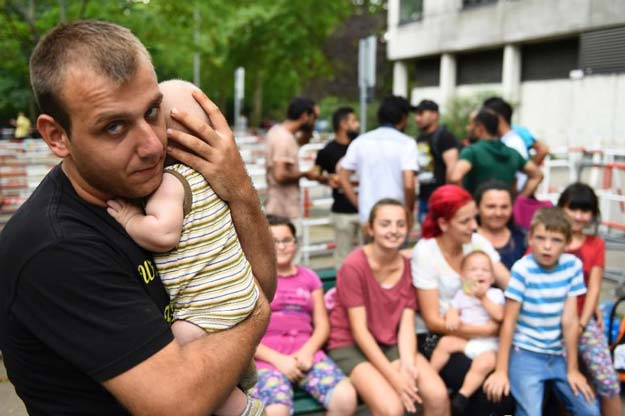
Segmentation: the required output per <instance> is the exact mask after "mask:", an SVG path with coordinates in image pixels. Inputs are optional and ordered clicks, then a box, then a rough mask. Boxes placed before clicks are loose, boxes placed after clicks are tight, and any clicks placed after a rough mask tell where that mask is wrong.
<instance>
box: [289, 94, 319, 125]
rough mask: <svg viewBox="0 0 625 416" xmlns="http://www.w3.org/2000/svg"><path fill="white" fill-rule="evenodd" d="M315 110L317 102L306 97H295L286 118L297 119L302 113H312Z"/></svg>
mask: <svg viewBox="0 0 625 416" xmlns="http://www.w3.org/2000/svg"><path fill="white" fill-rule="evenodd" d="M314 112H315V102H314V101H313V100H311V99H310V98H306V97H295V98H293V99H292V100H291V102H290V103H289V106H288V108H287V109H286V118H287V119H289V120H297V119H298V118H300V117H301V116H302V114H304V113H306V114H312V113H314Z"/></svg>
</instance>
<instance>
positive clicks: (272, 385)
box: [252, 215, 356, 416]
mask: <svg viewBox="0 0 625 416" xmlns="http://www.w3.org/2000/svg"><path fill="white" fill-rule="evenodd" d="M267 219H268V220H269V225H270V227H271V233H272V234H273V241H274V243H275V247H276V260H277V261H276V263H277V266H278V286H277V289H276V294H275V297H274V298H273V301H272V302H271V319H270V321H269V326H268V327H267V331H266V332H265V336H264V337H263V339H262V340H261V343H260V345H259V346H258V349H257V350H256V355H255V358H256V366H257V368H258V383H257V384H256V386H255V387H254V390H253V392H252V395H253V396H255V397H258V398H260V399H261V400H262V401H263V404H264V405H265V411H266V412H267V415H269V416H275V415H289V414H292V413H293V384H295V385H297V386H298V387H299V388H300V389H302V390H305V391H307V392H308V393H310V394H311V395H312V396H313V397H314V398H316V399H317V400H318V401H319V402H320V403H321V404H323V405H324V407H325V408H326V409H327V413H326V414H328V415H341V416H342V415H351V414H353V413H354V412H355V411H356V391H355V390H354V387H353V386H352V385H351V383H350V382H349V379H347V378H346V377H345V375H344V374H343V372H342V371H341V370H340V369H339V368H338V367H337V365H336V364H335V363H334V362H333V361H332V360H331V359H330V358H328V357H327V356H326V355H325V353H324V352H323V351H322V350H321V347H322V346H323V344H325V342H326V340H327V339H328V334H329V332H330V323H329V321H328V313H327V311H326V308H325V304H324V302H323V287H322V285H321V280H320V279H319V276H317V274H316V273H315V272H313V271H312V270H310V269H307V268H305V267H302V266H295V265H294V264H293V258H294V257H295V254H296V252H297V239H296V238H295V227H294V226H293V224H292V223H291V222H290V221H289V220H288V219H286V218H281V217H276V216H273V215H269V216H268V217H267Z"/></svg>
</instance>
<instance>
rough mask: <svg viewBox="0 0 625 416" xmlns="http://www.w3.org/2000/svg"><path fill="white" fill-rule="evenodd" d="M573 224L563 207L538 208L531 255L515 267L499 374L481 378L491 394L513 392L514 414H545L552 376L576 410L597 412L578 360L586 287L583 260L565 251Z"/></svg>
mask: <svg viewBox="0 0 625 416" xmlns="http://www.w3.org/2000/svg"><path fill="white" fill-rule="evenodd" d="M570 240H571V226H570V224H569V222H568V220H567V219H566V217H565V216H564V214H563V213H562V211H561V210H559V209H558V208H541V209H539V210H538V211H537V212H536V214H535V215H534V218H533V219H532V223H531V227H530V232H529V246H530V248H531V250H532V253H531V254H528V255H527V256H525V257H523V258H522V259H520V260H519V261H517V262H516V263H515V264H514V266H512V273H511V276H510V282H509V284H508V287H507V289H506V291H505V296H506V307H505V312H504V321H503V324H502V327H501V331H500V335H499V353H498V355H497V365H496V369H495V372H494V373H493V374H491V376H490V377H489V378H488V379H487V380H486V382H485V383H484V391H485V392H486V394H487V396H489V398H491V399H493V400H500V399H501V397H502V396H504V395H506V396H507V395H508V394H509V393H512V396H513V397H514V399H515V401H516V403H517V408H516V412H515V415H517V416H524V415H532V416H539V415H541V414H542V402H543V394H544V391H545V384H546V382H547V381H552V385H553V387H554V390H555V392H556V394H557V395H558V397H559V398H560V400H561V401H562V403H563V405H564V406H565V408H566V410H567V411H568V412H569V413H571V414H572V415H580V416H581V415H584V416H590V415H597V416H598V415H599V414H600V412H599V407H598V403H597V400H596V398H595V397H594V393H593V391H592V389H591V387H590V385H589V384H588V382H587V381H586V378H585V377H584V376H583V375H582V374H581V372H580V371H579V368H578V363H577V338H578V331H577V328H578V325H579V323H578V318H577V300H576V298H577V296H578V295H581V294H584V293H586V287H585V286H584V278H583V271H582V263H581V261H580V260H579V259H578V258H577V257H575V256H574V255H572V254H568V253H565V250H566V246H567V244H568V242H569V241H570Z"/></svg>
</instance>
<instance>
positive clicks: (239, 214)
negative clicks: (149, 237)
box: [0, 21, 275, 415]
mask: <svg viewBox="0 0 625 416" xmlns="http://www.w3.org/2000/svg"><path fill="white" fill-rule="evenodd" d="M30 79H31V82H32V85H33V91H34V95H35V97H36V99H37V102H38V104H39V107H40V109H41V113H42V114H41V115H40V116H39V118H38V120H37V129H38V130H39V132H40V133H41V136H42V137H43V139H44V140H45V141H46V143H47V144H48V146H49V147H50V149H51V150H52V152H53V153H54V154H55V155H56V156H58V157H60V158H62V159H63V162H62V163H61V164H60V165H59V166H57V167H55V168H54V169H53V170H52V171H51V172H50V173H49V174H48V175H47V176H46V178H45V179H44V180H43V181H42V183H41V184H40V186H39V187H38V188H37V189H36V190H35V192H34V193H33V195H32V196H31V197H30V198H29V199H28V201H26V202H25V203H24V205H23V206H22V207H21V208H20V209H19V210H18V211H17V212H16V214H15V215H14V217H13V218H12V219H11V220H10V221H9V222H8V224H7V225H6V227H5V229H4V230H3V232H2V234H1V235H0V269H1V270H2V273H0V349H1V350H2V352H3V355H4V363H5V366H6V368H7V373H8V376H9V379H10V380H11V382H12V383H13V384H14V385H15V389H16V392H17V394H18V395H19V396H20V397H21V398H22V400H23V401H24V403H25V404H26V408H27V410H28V412H29V414H33V415H37V414H46V415H49V414H58V415H66V414H80V415H96V414H97V415H113V414H126V413H133V414H138V413H140V414H154V415H156V414H211V413H212V412H213V410H214V409H215V408H217V407H218V406H219V405H220V404H221V402H222V401H223V400H224V398H226V397H227V395H228V394H229V393H230V392H231V391H232V388H233V387H234V385H235V384H236V383H237V381H238V380H239V378H240V376H241V374H242V373H243V372H244V370H245V369H246V368H247V365H248V363H249V361H250V359H251V357H252V356H253V354H254V350H255V347H256V344H257V343H258V341H259V340H260V337H261V336H262V334H263V332H264V329H265V326H266V324H267V322H268V316H269V315H268V305H267V299H266V298H271V297H272V296H273V291H274V290H275V265H274V261H275V260H274V259H275V256H274V254H273V242H272V239H271V234H270V233H269V229H268V226H267V224H266V221H265V219H264V216H263V215H262V212H261V210H260V204H259V201H258V197H257V195H256V192H255V191H254V188H253V187H252V184H251V182H250V179H249V177H248V176H247V174H246V172H245V168H244V166H243V163H242V161H241V158H240V155H239V153H238V149H237V146H236V143H235V142H234V137H233V135H232V132H231V131H230V130H229V127H228V124H227V122H226V120H225V118H224V117H223V115H222V114H221V112H220V111H219V109H218V108H217V107H216V106H215V105H214V104H213V103H212V102H211V101H210V100H208V98H207V97H206V96H205V95H203V94H201V93H200V94H195V95H194V96H195V98H196V100H198V102H199V103H200V105H202V107H203V108H204V110H205V111H206V113H207V115H208V116H209V118H210V121H211V125H208V124H205V123H203V122H202V121H201V120H199V119H197V118H195V117H192V116H190V115H188V114H186V113H183V112H179V111H173V110H172V113H171V114H172V117H174V118H175V119H176V120H177V121H179V122H181V123H182V124H183V125H185V126H186V127H187V128H188V129H189V130H190V131H194V132H197V136H198V137H194V136H192V135H189V134H184V133H181V132H177V131H173V132H169V131H168V132H167V133H166V131H165V121H164V116H163V114H162V113H161V111H160V103H161V99H162V94H161V92H160V91H159V88H158V84H157V79H156V74H155V72H154V68H153V66H152V63H151V61H150V56H149V54H148V52H147V50H146V49H145V47H144V46H143V45H142V44H141V42H140V41H139V40H138V39H137V38H136V37H135V36H134V35H133V34H132V33H131V32H130V31H129V30H127V29H125V28H123V27H120V26H117V25H114V24H111V23H105V22H97V21H80V22H75V23H71V24H67V25H65V24H64V25H59V26H57V27H56V28H54V29H53V30H52V31H51V32H50V33H48V34H47V35H46V36H44V37H43V38H42V39H41V40H40V42H39V44H38V45H37V47H36V48H35V51H34V52H33V55H32V57H31V62H30ZM168 137H169V139H172V140H173V141H175V142H176V143H177V144H178V145H179V146H175V147H173V148H169V147H167V138H168ZM183 148H184V149H186V150H182V149H183ZM167 153H169V155H171V156H172V157H174V158H175V159H177V160H179V161H181V162H183V163H186V164H187V165H189V166H191V167H193V168H194V169H196V170H197V171H199V172H200V173H201V174H202V175H203V176H205V177H207V178H209V179H210V182H211V185H212V186H213V188H214V190H215V192H217V193H218V195H219V196H220V197H221V198H222V199H224V200H225V201H227V202H228V203H229V205H230V209H231V213H232V218H233V221H234V223H235V227H236V229H237V234H238V236H239V239H240V241H241V246H242V247H243V250H244V252H245V254H246V256H247V257H248V259H249V261H250V264H251V265H252V270H253V272H254V275H255V276H256V278H257V280H258V283H259V287H261V288H262V291H263V292H264V295H266V296H261V297H260V298H261V299H260V301H259V303H258V304H257V308H256V310H255V312H254V313H253V315H252V316H251V317H250V318H248V319H247V320H245V321H244V322H242V323H241V324H239V325H237V326H235V327H233V328H231V329H229V330H226V331H222V332H218V333H214V334H209V335H207V336H204V337H202V338H200V339H198V340H196V341H193V342H191V343H188V344H185V345H184V346H181V345H179V344H178V342H176V341H175V340H174V338H173V335H172V333H171V330H170V328H169V321H171V310H170V306H169V299H168V298H167V295H166V293H165V291H164V289H163V285H162V283H161V281H160V278H159V275H158V271H157V270H156V269H155V267H154V262H153V261H152V256H151V255H150V253H148V252H146V251H144V250H143V249H141V248H140V247H139V246H138V245H137V244H135V243H134V241H133V240H132V239H131V238H130V237H129V236H128V235H127V234H126V232H125V231H124V229H123V228H122V227H121V226H120V225H118V224H117V223H116V222H115V221H114V220H113V219H112V217H110V216H109V215H108V214H107V212H106V202H107V200H110V199H112V198H113V197H116V196H118V197H123V198H129V199H142V198H144V197H146V196H148V195H149V194H151V193H152V192H153V191H154V190H155V189H156V188H157V187H158V186H159V184H160V182H161V180H162V169H163V161H164V159H165V156H166V154H167Z"/></svg>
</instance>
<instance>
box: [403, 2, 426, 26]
mask: <svg viewBox="0 0 625 416" xmlns="http://www.w3.org/2000/svg"><path fill="white" fill-rule="evenodd" d="M422 16H423V0H399V24H400V25H403V24H404V23H411V22H416V21H417V20H421V17H422Z"/></svg>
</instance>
